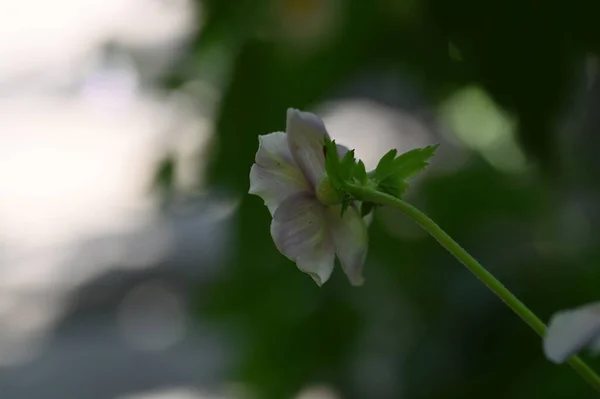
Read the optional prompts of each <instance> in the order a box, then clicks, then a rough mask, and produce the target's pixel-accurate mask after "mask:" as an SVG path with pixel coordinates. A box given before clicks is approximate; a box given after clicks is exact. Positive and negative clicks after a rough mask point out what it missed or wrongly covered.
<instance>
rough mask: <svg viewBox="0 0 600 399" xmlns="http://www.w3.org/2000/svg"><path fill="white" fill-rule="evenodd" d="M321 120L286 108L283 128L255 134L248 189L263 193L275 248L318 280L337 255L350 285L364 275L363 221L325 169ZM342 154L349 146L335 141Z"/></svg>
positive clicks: (326, 275) (324, 133) (320, 281)
mask: <svg viewBox="0 0 600 399" xmlns="http://www.w3.org/2000/svg"><path fill="white" fill-rule="evenodd" d="M326 138H327V139H328V138H329V135H328V133H327V130H326V129H325V125H324V123H323V121H321V120H320V119H319V118H318V117H317V116H316V115H314V114H311V113H308V112H301V111H298V110H295V109H288V111H287V126H286V132H285V133H284V132H276V133H271V134H267V135H264V136H260V137H259V148H258V152H257V153H256V158H255V162H256V163H255V164H254V165H252V169H251V170H250V190H249V192H250V194H255V195H258V196H259V197H261V198H262V199H263V200H264V202H265V205H266V206H267V207H268V209H269V212H270V213H271V215H272V216H273V220H272V222H271V236H272V237H273V241H274V242H275V246H276V247H277V249H278V250H279V251H280V252H281V253H282V254H283V255H285V256H286V257H287V258H288V259H290V260H291V261H293V262H295V263H296V265H297V266H298V269H300V270H301V271H302V272H304V273H307V274H309V275H310V276H311V277H312V278H313V279H314V280H315V282H316V283H317V284H318V285H322V284H323V283H325V282H326V281H327V280H328V279H329V277H330V276H331V272H332V271H333V265H334V260H335V256H336V255H337V257H338V258H339V260H340V263H341V265H342V268H343V269H344V272H345V273H346V275H347V276H348V278H349V280H350V282H351V283H352V284H353V285H361V284H362V283H363V281H364V279H363V277H362V269H363V264H364V261H365V257H366V254H367V238H368V236H367V227H366V225H365V222H364V221H363V219H362V218H361V215H360V213H359V212H358V210H357V209H355V208H354V207H349V208H348V209H347V210H346V212H344V214H343V216H342V213H341V202H342V199H343V195H341V194H340V193H339V192H337V191H336V190H335V189H333V187H331V184H330V183H329V180H328V178H327V174H326V172H325V154H324V150H323V149H324V143H325V139H326ZM337 150H338V153H340V154H341V155H343V154H344V153H345V152H347V151H348V150H347V149H346V148H345V147H342V146H339V145H338V146H337Z"/></svg>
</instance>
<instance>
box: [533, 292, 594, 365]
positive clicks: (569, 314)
mask: <svg viewBox="0 0 600 399" xmlns="http://www.w3.org/2000/svg"><path fill="white" fill-rule="evenodd" d="M598 338H600V302H599V303H593V304H589V305H585V306H582V307H579V308H576V309H571V310H564V311H561V312H557V313H556V314H554V315H553V316H552V318H551V319H550V323H549V325H548V331H547V333H546V336H545V337H544V354H545V355H546V357H547V358H548V359H549V360H551V361H553V362H554V363H563V362H565V361H566V360H567V359H568V358H569V357H570V356H571V355H574V354H575V353H577V352H579V351H580V350H581V349H583V348H585V347H588V346H590V345H592V344H594V341H596V340H597V339H598Z"/></svg>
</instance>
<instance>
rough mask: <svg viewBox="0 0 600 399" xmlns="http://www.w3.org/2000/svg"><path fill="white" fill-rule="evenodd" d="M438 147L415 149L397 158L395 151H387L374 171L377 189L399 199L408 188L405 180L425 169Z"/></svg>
mask: <svg viewBox="0 0 600 399" xmlns="http://www.w3.org/2000/svg"><path fill="white" fill-rule="evenodd" d="M438 147H439V145H438V144H436V145H431V146H427V147H424V148H415V149H414V150H410V151H408V152H405V153H404V154H401V155H399V156H396V154H397V151H396V150H391V151H389V152H388V153H387V154H385V155H384V156H383V157H382V158H381V160H380V161H379V164H378V165H377V168H376V169H375V175H374V177H375V181H376V183H377V189H378V190H380V191H382V192H384V193H386V194H389V195H392V196H394V197H396V198H400V197H401V196H402V195H403V194H404V192H405V191H406V189H407V188H408V183H407V182H406V179H408V178H409V177H412V176H414V175H416V174H417V173H419V172H421V171H422V170H423V169H425V168H426V167H427V165H429V159H430V158H431V157H432V156H433V154H434V153H435V151H436V150H437V148H438Z"/></svg>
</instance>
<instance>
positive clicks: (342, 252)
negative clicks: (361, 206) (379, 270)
mask: <svg viewBox="0 0 600 399" xmlns="http://www.w3.org/2000/svg"><path fill="white" fill-rule="evenodd" d="M327 219H328V220H327V222H328V226H329V229H330V236H331V240H332V241H333V245H334V247H335V252H336V253H337V256H338V258H339V259H340V263H341V264H342V268H343V269H344V272H345V273H346V275H347V276H348V279H349V280H350V283H351V284H352V285H355V286H359V285H362V284H363V283H364V278H363V276H362V270H363V266H364V263H365V258H366V257H367V248H368V234H367V226H366V224H365V222H364V220H363V219H362V218H361V217H360V213H359V212H358V211H357V210H356V209H355V208H354V207H352V206H351V207H348V209H347V210H346V212H345V213H344V217H343V218H342V217H341V216H340V207H339V206H335V207H329V209H328V212H327Z"/></svg>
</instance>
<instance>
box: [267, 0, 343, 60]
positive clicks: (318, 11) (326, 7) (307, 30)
mask: <svg viewBox="0 0 600 399" xmlns="http://www.w3.org/2000/svg"><path fill="white" fill-rule="evenodd" d="M273 4H274V6H275V15H276V18H277V20H278V21H279V26H280V29H281V31H282V33H283V37H285V38H287V39H288V40H291V41H293V42H294V44H295V45H297V46H301V47H309V48H315V47H316V46H323V45H325V44H327V43H328V42H329V41H330V40H331V39H332V38H333V37H334V36H335V34H336V33H337V31H338V29H339V23H340V22H341V21H339V19H340V17H341V15H342V12H341V11H342V10H341V9H340V8H341V6H342V5H343V3H342V2H341V1H340V0H284V1H275V2H273ZM295 50H298V49H297V48H296V49H295Z"/></svg>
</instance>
